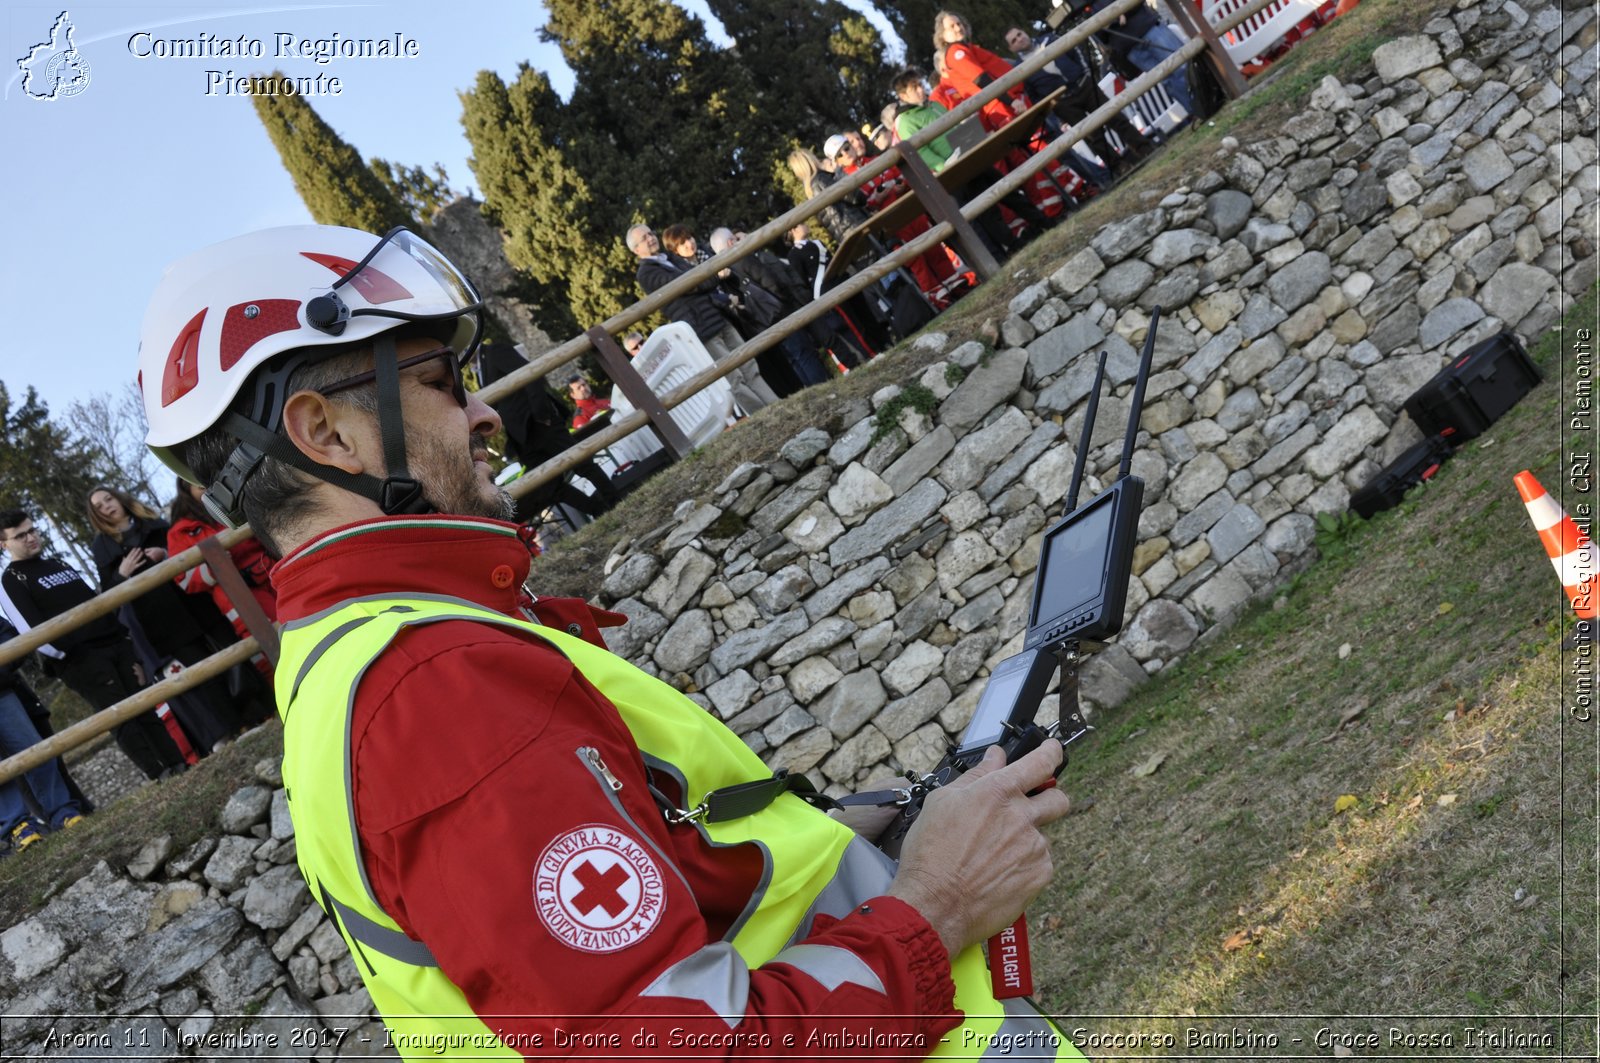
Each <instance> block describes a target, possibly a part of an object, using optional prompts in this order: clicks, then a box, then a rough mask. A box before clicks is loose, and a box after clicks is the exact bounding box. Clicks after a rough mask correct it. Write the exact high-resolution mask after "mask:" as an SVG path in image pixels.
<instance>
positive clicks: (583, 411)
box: [567, 342, 644, 431]
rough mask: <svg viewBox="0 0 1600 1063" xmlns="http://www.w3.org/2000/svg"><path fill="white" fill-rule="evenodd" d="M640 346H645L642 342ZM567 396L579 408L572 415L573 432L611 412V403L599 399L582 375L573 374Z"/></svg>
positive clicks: (607, 400) (568, 384)
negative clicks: (569, 396)
mask: <svg viewBox="0 0 1600 1063" xmlns="http://www.w3.org/2000/svg"><path fill="white" fill-rule="evenodd" d="M640 346H641V347H642V346H644V344H643V343H642V342H641V343H640ZM567 394H568V395H571V396H572V404H573V405H574V406H576V407H577V408H578V412H577V413H575V414H573V415H572V430H573V431H577V430H578V429H580V428H582V427H583V426H585V425H587V424H589V423H590V422H591V421H593V420H594V419H595V418H596V417H601V416H603V415H605V414H608V413H610V412H611V401H610V400H609V399H602V398H599V397H597V396H596V395H595V393H594V389H593V388H591V387H590V386H589V381H588V379H587V378H586V377H584V376H583V375H582V374H581V373H575V374H573V376H572V378H571V379H570V380H568V381H567Z"/></svg>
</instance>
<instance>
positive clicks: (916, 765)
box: [894, 723, 950, 772]
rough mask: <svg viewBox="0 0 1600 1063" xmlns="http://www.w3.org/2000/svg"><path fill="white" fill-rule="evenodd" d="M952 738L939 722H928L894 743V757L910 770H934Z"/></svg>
mask: <svg viewBox="0 0 1600 1063" xmlns="http://www.w3.org/2000/svg"><path fill="white" fill-rule="evenodd" d="M949 741H950V738H949V736H948V735H947V734H946V733H945V730H944V728H943V727H941V726H940V725H939V724H937V723H927V724H924V725H923V726H921V727H919V728H918V729H917V730H915V731H913V732H912V733H911V734H909V735H907V736H906V737H905V738H902V739H901V740H900V741H898V742H896V743H895V744H894V759H895V761H896V762H897V763H898V764H899V765H900V766H901V767H902V768H905V769H907V770H910V771H917V772H925V771H932V770H933V768H934V766H935V765H936V764H938V763H939V760H940V759H941V758H942V757H943V756H944V751H945V747H946V746H947V745H948V744H949Z"/></svg>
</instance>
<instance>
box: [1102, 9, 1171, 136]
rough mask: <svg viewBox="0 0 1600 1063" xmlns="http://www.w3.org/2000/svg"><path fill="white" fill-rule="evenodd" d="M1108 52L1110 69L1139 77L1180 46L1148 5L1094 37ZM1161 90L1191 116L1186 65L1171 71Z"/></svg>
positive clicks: (1158, 64)
mask: <svg viewBox="0 0 1600 1063" xmlns="http://www.w3.org/2000/svg"><path fill="white" fill-rule="evenodd" d="M1096 36H1097V37H1098V38H1099V40H1100V41H1101V43H1103V44H1104V45H1105V46H1106V47H1107V48H1108V49H1109V50H1110V52H1111V62H1112V65H1113V66H1116V67H1118V68H1119V69H1121V70H1123V71H1125V72H1128V73H1129V74H1130V75H1131V74H1132V72H1133V71H1138V72H1139V73H1143V72H1144V71H1146V70H1154V69H1155V68H1156V67H1157V66H1160V65H1161V61H1162V60H1163V59H1165V58H1166V57H1167V56H1169V55H1171V54H1172V53H1173V52H1175V51H1177V50H1178V49H1179V48H1182V47H1183V42H1182V41H1180V40H1179V39H1178V35H1177V34H1176V33H1173V32H1172V30H1171V29H1169V28H1168V26H1167V24H1166V23H1165V22H1163V21H1161V16H1160V15H1157V14H1156V13H1155V11H1154V10H1153V9H1151V7H1150V6H1149V5H1148V4H1138V5H1136V6H1135V7H1133V8H1131V9H1130V10H1129V11H1128V13H1127V14H1125V15H1123V16H1122V17H1121V18H1119V19H1118V20H1117V21H1116V23H1115V24H1114V25H1112V26H1108V27H1107V28H1106V29H1104V30H1102V31H1101V32H1100V33H1098V34H1096ZM1161 87H1162V88H1164V89H1166V90H1167V95H1169V96H1171V97H1172V98H1173V99H1174V100H1176V101H1178V103H1179V104H1180V105H1181V106H1182V107H1183V109H1184V110H1185V111H1187V112H1189V114H1190V116H1191V117H1192V116H1193V115H1194V114H1195V109H1194V97H1193V96H1192V95H1191V94H1190V93H1189V67H1188V65H1187V64H1185V65H1183V66H1180V67H1179V68H1178V69H1177V70H1174V71H1173V72H1172V73H1171V74H1170V75H1168V77H1167V78H1166V80H1164V81H1162V82H1161Z"/></svg>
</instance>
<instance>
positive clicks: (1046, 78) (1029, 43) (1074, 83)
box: [1006, 26, 1150, 188]
mask: <svg viewBox="0 0 1600 1063" xmlns="http://www.w3.org/2000/svg"><path fill="white" fill-rule="evenodd" d="M1054 42H1055V38H1054V37H1052V36H1051V35H1049V34H1045V35H1044V36H1043V37H1040V38H1038V39H1037V40H1035V39H1034V38H1033V37H1031V36H1029V35H1028V33H1027V31H1025V30H1024V29H1022V27H1020V26H1012V27H1011V28H1010V29H1008V30H1006V47H1007V48H1009V49H1011V54H1012V55H1014V56H1016V57H1017V61H1018V62H1026V61H1028V60H1029V59H1031V58H1033V55H1034V53H1035V52H1037V51H1039V49H1041V48H1044V47H1046V46H1048V45H1050V44H1052V43H1054ZM1087 60H1088V56H1087V54H1086V53H1085V51H1084V48H1083V46H1082V45H1080V46H1078V47H1077V48H1070V49H1068V50H1067V51H1066V52H1063V53H1062V54H1061V55H1059V56H1057V57H1056V58H1055V60H1054V61H1052V62H1050V63H1047V64H1045V65H1044V66H1043V67H1041V68H1040V69H1039V70H1038V71H1037V72H1035V73H1034V75H1033V76H1032V77H1030V78H1028V79H1027V80H1026V81H1024V82H1023V84H1025V85H1026V86H1027V87H1028V94H1029V95H1030V96H1033V98H1034V99H1036V100H1042V99H1044V98H1045V97H1046V96H1048V95H1050V93H1052V92H1054V91H1055V90H1056V89H1059V88H1062V87H1063V86H1065V88H1066V90H1067V92H1066V95H1064V96H1062V97H1061V99H1059V100H1057V101H1056V112H1055V113H1056V115H1057V116H1059V117H1060V118H1061V119H1062V120H1063V121H1065V122H1068V123H1070V124H1072V125H1077V124H1079V123H1080V122H1082V121H1083V120H1084V119H1086V118H1088V117H1089V115H1090V114H1091V113H1093V112H1094V111H1095V110H1097V109H1098V108H1099V107H1100V106H1101V105H1103V104H1104V103H1105V102H1106V98H1105V97H1104V96H1102V95H1101V94H1100V89H1099V86H1098V85H1097V84H1096V83H1095V77H1094V67H1093V65H1092V64H1090V63H1089V62H1088V61H1087ZM1108 132H1115V133H1116V134H1117V139H1118V140H1121V141H1122V143H1123V145H1124V150H1125V151H1126V152H1127V153H1128V158H1129V159H1130V160H1134V161H1136V160H1138V159H1142V158H1143V157H1144V156H1145V155H1147V154H1149V152H1150V145H1149V143H1148V142H1147V141H1146V140H1145V138H1144V134H1142V133H1140V132H1139V130H1137V129H1135V128H1134V125H1133V123H1132V122H1130V121H1128V117H1127V115H1125V114H1123V113H1122V112H1121V111H1117V112H1116V113H1115V114H1114V115H1112V116H1111V119H1110V120H1109V121H1108V122H1106V123H1105V124H1104V125H1102V126H1101V127H1100V128H1099V129H1096V130H1094V131H1093V132H1091V133H1088V134H1086V135H1085V136H1084V138H1083V139H1084V140H1086V141H1088V143H1089V146H1090V147H1091V148H1092V149H1093V150H1094V153H1095V154H1096V155H1098V156H1100V159H1101V161H1102V162H1104V163H1105V164H1106V166H1107V167H1108V168H1109V171H1110V172H1109V173H1105V174H1103V175H1102V176H1096V175H1094V174H1093V171H1092V170H1090V171H1088V173H1086V174H1084V175H1083V176H1087V177H1088V179H1089V180H1091V181H1094V183H1096V184H1098V185H1100V186H1101V187H1102V188H1103V187H1105V186H1106V185H1108V184H1109V183H1110V181H1109V180H1108V178H1109V177H1110V176H1112V175H1113V174H1117V175H1120V174H1121V173H1122V172H1123V171H1124V170H1126V169H1127V168H1128V164H1127V163H1124V161H1123V158H1122V156H1119V155H1118V154H1117V151H1116V149H1115V148H1113V147H1112V146H1111V142H1110V141H1108V140H1107V139H1106V134H1107V133H1108ZM1077 154H1078V153H1077V152H1076V151H1069V152H1067V155H1066V162H1067V164H1068V165H1069V166H1072V165H1074V163H1075V162H1076V161H1077V160H1076V159H1075V158H1074V156H1077ZM1074 168H1076V167H1074Z"/></svg>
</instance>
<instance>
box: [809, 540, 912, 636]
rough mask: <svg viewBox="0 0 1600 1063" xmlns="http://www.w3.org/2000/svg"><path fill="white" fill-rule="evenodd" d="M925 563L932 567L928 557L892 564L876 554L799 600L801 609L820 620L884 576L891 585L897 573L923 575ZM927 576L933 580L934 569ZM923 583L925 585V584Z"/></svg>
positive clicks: (812, 617) (812, 620)
mask: <svg viewBox="0 0 1600 1063" xmlns="http://www.w3.org/2000/svg"><path fill="white" fill-rule="evenodd" d="M919 563H920V564H919ZM922 566H927V567H928V568H930V569H931V567H932V566H928V563H927V562H926V561H925V560H923V559H922V558H918V557H912V558H906V559H905V560H903V561H902V562H901V563H900V565H899V566H898V567H897V566H895V565H893V564H892V563H891V562H890V561H889V559H888V558H887V557H884V556H877V557H874V558H872V559H871V560H870V561H868V562H867V563H866V564H864V565H859V566H857V567H855V568H852V569H850V570H848V571H846V572H843V573H840V574H838V575H836V576H835V577H834V579H833V582H831V583H829V584H827V585H826V586H823V587H820V588H819V589H818V590H817V591H816V592H815V593H813V594H812V595H811V597H809V598H807V599H806V600H805V601H804V602H802V603H800V604H801V608H803V609H804V610H805V615H806V616H807V617H808V618H809V619H810V621H811V623H813V624H816V623H819V622H820V621H821V620H822V619H823V618H824V617H828V616H832V615H833V614H834V613H836V612H838V611H839V609H840V607H841V606H843V605H844V603H845V602H847V601H849V600H850V599H851V598H853V597H855V596H856V595H857V594H859V593H861V592H862V591H864V590H866V589H867V588H868V587H870V586H872V585H873V584H874V583H876V582H877V581H878V580H880V579H883V580H884V582H885V585H886V586H888V585H890V583H891V580H892V579H893V578H894V576H895V575H897V574H898V575H901V576H902V577H903V578H915V577H916V575H920V574H921V571H922ZM927 578H928V580H929V581H931V580H932V578H933V577H932V574H931V572H930V573H929V574H928V577H927ZM923 586H926V583H924V584H923ZM890 589H891V590H893V587H892V586H891V587H890ZM919 589H920V588H919Z"/></svg>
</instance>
